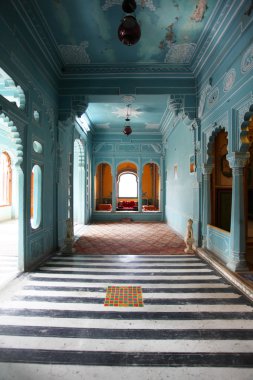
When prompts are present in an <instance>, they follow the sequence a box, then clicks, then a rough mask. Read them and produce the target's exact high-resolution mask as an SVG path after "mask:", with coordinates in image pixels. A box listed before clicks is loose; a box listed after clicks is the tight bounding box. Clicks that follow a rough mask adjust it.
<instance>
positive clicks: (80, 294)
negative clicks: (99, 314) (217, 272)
mask: <svg viewBox="0 0 253 380" xmlns="http://www.w3.org/2000/svg"><path fill="white" fill-rule="evenodd" d="M142 290H143V299H144V301H145V300H146V299H159V298H161V299H168V298H169V299H192V298H193V299H194V298H203V299H208V298H218V299H230V298H231V299H236V298H240V297H241V296H240V295H239V294H236V293H211V292H210V293H198V292H194V293H180V292H178V293H172V294H170V295H168V293H156V292H155V290H154V292H153V293H145V289H142ZM105 294H106V290H104V291H103V292H88V291H83V290H81V291H80V290H78V291H68V292H66V291H63V290H57V291H53V290H52V291H50V290H43V289H42V290H27V289H21V290H19V291H18V293H17V296H43V297H59V298H60V297H80V298H84V297H90V298H99V299H102V300H104V298H105Z"/></svg>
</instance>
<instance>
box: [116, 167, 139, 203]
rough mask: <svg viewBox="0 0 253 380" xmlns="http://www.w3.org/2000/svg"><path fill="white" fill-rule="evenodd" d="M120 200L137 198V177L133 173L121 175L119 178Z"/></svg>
mask: <svg viewBox="0 0 253 380" xmlns="http://www.w3.org/2000/svg"><path fill="white" fill-rule="evenodd" d="M118 196H119V197H120V198H137V197H138V183H137V176H136V175H135V174H133V173H122V174H120V176H119V195H118Z"/></svg>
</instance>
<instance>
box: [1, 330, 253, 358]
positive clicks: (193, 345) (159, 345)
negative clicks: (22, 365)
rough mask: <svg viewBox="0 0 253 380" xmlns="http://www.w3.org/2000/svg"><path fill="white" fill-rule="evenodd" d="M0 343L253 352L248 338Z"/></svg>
mask: <svg viewBox="0 0 253 380" xmlns="http://www.w3.org/2000/svg"><path fill="white" fill-rule="evenodd" d="M0 347H1V348H2V349H3V348H10V347H11V348H14V349H23V348H25V349H29V350H36V349H38V348H39V349H41V350H46V349H50V350H71V351H80V350H86V349H87V348H88V349H89V351H104V352H111V351H113V352H161V353H162V352H167V353H170V352H172V353H175V352H181V353H185V354H187V353H193V352H198V353H199V352H212V353H218V352H226V353H231V352H234V353H236V352H251V351H252V352H253V341H248V340H242V341H239V340H224V341H222V340H218V341H216V340H215V341H213V340H205V341H202V340H187V339H186V340H176V339H173V340H170V339H165V340H157V341H156V340H134V339H133V340H126V339H80V338H68V339H65V338H64V337H63V338H57V337H47V338H46V339H45V338H43V337H42V338H41V337H25V336H9V335H8V336H4V335H0Z"/></svg>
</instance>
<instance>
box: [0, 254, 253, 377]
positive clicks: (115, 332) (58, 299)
mask: <svg viewBox="0 0 253 380" xmlns="http://www.w3.org/2000/svg"><path fill="white" fill-rule="evenodd" d="M108 285H138V286H142V290H143V298H144V307H143V308H132V307H104V306H103V303H104V297H105V291H106V288H107V286H108ZM252 306H253V305H252V303H251V302H250V301H249V300H247V299H246V298H245V297H244V296H243V295H241V294H240V293H239V291H237V290H236V289H235V288H233V287H232V286H231V285H230V284H229V283H227V282H226V281H225V280H224V279H223V278H222V277H221V276H220V275H219V274H218V273H217V272H215V271H214V270H213V269H212V268H211V267H210V266H209V265H207V264H206V263H205V262H203V261H202V260H201V259H199V258H198V257H196V256H191V255H188V256H186V255H185V256H183V255H177V256H77V255H76V256H54V257H52V258H51V259H50V260H48V261H47V262H46V263H45V264H44V265H43V266H41V267H40V268H39V269H38V270H37V271H36V272H33V273H30V274H29V275H25V276H23V277H22V278H21V279H20V282H19V285H18V286H16V287H15V288H14V289H13V290H12V292H11V294H8V296H6V295H5V296H4V297H2V299H1V307H0V380H9V379H12V380H30V379H31V380H34V379H36V380H44V379H47V380H53V379H54V380H55V379H61V380H65V379H71V380H81V379H82V380H83V379H85V380H90V379H97V380H98V379H105V380H106V379H110V380H116V379H117V380H119V379H128V380H129V379H133V380H135V379H138V380H141V379H145V380H153V379H158V380H163V379H184V380H186V379H193V378H195V377H196V376H198V378H199V379H200V380H202V379H214V378H222V380H226V379H229V380H233V379H240V380H246V379H247V380H252V379H253V307H252Z"/></svg>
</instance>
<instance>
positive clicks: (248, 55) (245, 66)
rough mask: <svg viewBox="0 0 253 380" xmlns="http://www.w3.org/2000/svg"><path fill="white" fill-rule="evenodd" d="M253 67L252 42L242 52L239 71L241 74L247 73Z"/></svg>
mask: <svg viewBox="0 0 253 380" xmlns="http://www.w3.org/2000/svg"><path fill="white" fill-rule="evenodd" d="M252 68H253V44H251V45H250V47H249V48H248V49H247V50H246V52H245V53H244V54H243V57H242V62H241V72H242V73H243V74H245V73H247V72H248V71H250V70H251V69H252Z"/></svg>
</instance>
